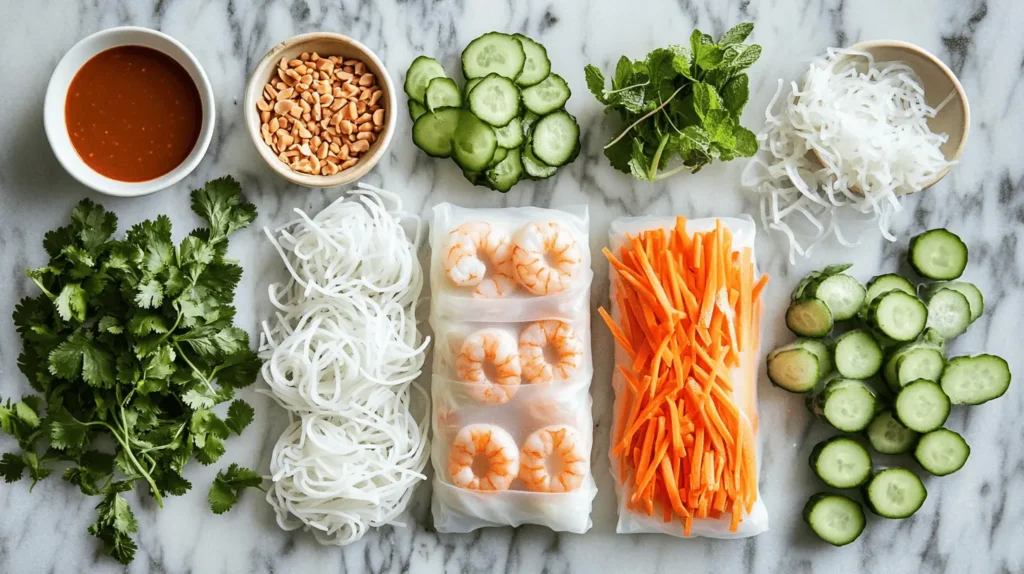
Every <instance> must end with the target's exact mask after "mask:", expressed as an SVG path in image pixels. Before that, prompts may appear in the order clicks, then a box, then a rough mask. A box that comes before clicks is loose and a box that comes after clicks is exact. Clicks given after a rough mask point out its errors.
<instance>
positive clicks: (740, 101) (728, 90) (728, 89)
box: [722, 74, 750, 119]
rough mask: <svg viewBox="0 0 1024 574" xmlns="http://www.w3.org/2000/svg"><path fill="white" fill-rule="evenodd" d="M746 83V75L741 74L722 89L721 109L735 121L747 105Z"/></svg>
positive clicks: (747, 92) (747, 89) (748, 94)
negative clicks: (725, 110)
mask: <svg viewBox="0 0 1024 574" xmlns="http://www.w3.org/2000/svg"><path fill="white" fill-rule="evenodd" d="M747 82H748V79H747V76H746V74H741V75H739V76H736V77H734V78H733V79H731V80H729V82H728V83H726V84H725V87H724V88H722V107H724V108H725V109H727V110H729V113H730V114H732V115H733V116H734V117H735V118H737V119H739V117H740V115H741V114H743V107H744V106H746V105H747V100H748V99H749V98H750V89H749V88H748V87H747Z"/></svg>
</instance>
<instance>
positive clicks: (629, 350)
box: [597, 307, 636, 358]
mask: <svg viewBox="0 0 1024 574" xmlns="http://www.w3.org/2000/svg"><path fill="white" fill-rule="evenodd" d="M597 312H598V314H599V315H601V318H602V319H604V323H605V325H607V326H608V330H609V331H611V332H612V337H613V338H614V339H615V340H616V341H617V342H618V343H619V345H621V346H622V350H624V351H626V354H627V355H629V357H630V358H633V357H634V356H635V355H636V351H634V350H633V345H631V344H630V342H629V340H628V339H626V334H625V333H623V332H622V329H619V326H618V325H617V324H616V323H615V321H612V317H611V315H609V314H608V312H607V311H605V310H604V307H598V308H597Z"/></svg>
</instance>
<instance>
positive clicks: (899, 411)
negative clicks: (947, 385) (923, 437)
mask: <svg viewBox="0 0 1024 574" xmlns="http://www.w3.org/2000/svg"><path fill="white" fill-rule="evenodd" d="M950 407H951V405H950V402H949V397H947V396H946V393H944V392H942V387H940V386H939V384H938V383H935V382H932V381H926V380H924V379H920V380H917V381H914V382H912V383H909V384H907V385H906V386H905V387H903V388H902V389H900V392H899V393H898V394H897V395H896V400H895V401H894V402H893V414H894V415H895V416H896V418H897V419H899V421H900V422H901V423H903V426H905V427H907V428H908V429H910V430H912V431H914V432H920V433H926V432H931V431H933V430H935V429H938V428H942V425H944V424H946V419H947V418H948V417H949V409H950Z"/></svg>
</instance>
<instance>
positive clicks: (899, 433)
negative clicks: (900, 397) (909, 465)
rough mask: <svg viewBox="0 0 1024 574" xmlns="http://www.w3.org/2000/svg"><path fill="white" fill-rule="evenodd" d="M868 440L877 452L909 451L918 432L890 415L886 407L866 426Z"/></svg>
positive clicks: (890, 412) (898, 452) (915, 440)
mask: <svg viewBox="0 0 1024 574" xmlns="http://www.w3.org/2000/svg"><path fill="white" fill-rule="evenodd" d="M867 435H868V442H869V443H871V448H873V449H875V451H876V452H878V453H879V454H903V453H905V452H910V449H912V448H914V444H915V443H916V442H917V437H918V434H917V433H916V432H914V431H912V430H910V429H908V428H907V427H905V426H903V423H901V422H900V421H898V420H896V418H895V417H893V416H892V411H890V410H889V409H886V410H884V411H882V412H880V413H878V414H877V415H875V418H874V420H872V421H871V424H870V425H869V426H868V430H867Z"/></svg>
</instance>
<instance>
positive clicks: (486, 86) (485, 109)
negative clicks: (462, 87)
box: [469, 74, 520, 128]
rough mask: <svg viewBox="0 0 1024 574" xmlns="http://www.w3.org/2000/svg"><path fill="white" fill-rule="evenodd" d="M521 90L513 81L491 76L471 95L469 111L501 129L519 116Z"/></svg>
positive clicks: (481, 82)
mask: <svg viewBox="0 0 1024 574" xmlns="http://www.w3.org/2000/svg"><path fill="white" fill-rule="evenodd" d="M519 101H520V100H519V88H518V87H517V86H516V84H515V82H513V81H512V80H510V79H508V78H505V77H502V76H499V75H498V74H490V75H488V76H487V77H485V78H484V79H483V80H480V83H479V84H477V85H476V87H475V88H473V92H472V93H471V94H469V111H471V112H473V114H474V115H476V117H478V118H480V119H481V120H483V121H485V122H487V123H488V124H490V125H492V126H494V127H496V128H500V127H502V126H506V125H508V124H509V122H511V121H512V120H513V119H514V118H515V117H516V116H518V115H519Z"/></svg>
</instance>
